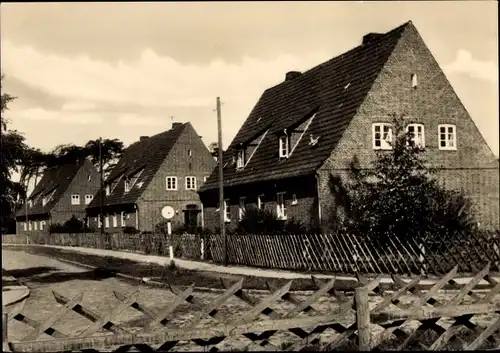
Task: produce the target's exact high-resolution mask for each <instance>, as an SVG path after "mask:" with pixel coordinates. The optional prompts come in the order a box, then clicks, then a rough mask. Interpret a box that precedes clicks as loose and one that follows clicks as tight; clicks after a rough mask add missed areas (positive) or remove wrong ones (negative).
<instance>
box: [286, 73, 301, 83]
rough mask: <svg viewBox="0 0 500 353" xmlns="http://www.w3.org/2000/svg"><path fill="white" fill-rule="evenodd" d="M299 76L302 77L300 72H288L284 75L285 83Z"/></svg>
mask: <svg viewBox="0 0 500 353" xmlns="http://www.w3.org/2000/svg"><path fill="white" fill-rule="evenodd" d="M300 75H302V72H300V71H289V72H287V73H286V75H285V81H291V80H293V79H294V78H297V77H299V76H300Z"/></svg>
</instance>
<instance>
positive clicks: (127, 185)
mask: <svg viewBox="0 0 500 353" xmlns="http://www.w3.org/2000/svg"><path fill="white" fill-rule="evenodd" d="M129 191H130V180H128V179H125V192H129Z"/></svg>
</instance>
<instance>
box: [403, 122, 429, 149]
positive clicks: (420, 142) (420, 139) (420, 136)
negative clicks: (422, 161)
mask: <svg viewBox="0 0 500 353" xmlns="http://www.w3.org/2000/svg"><path fill="white" fill-rule="evenodd" d="M410 128H413V129H414V132H413V137H412V139H411V140H412V141H414V142H415V145H416V146H418V147H421V148H424V147H425V126H424V124H417V123H413V124H408V126H407V127H406V133H409V132H410ZM419 128H421V130H422V131H421V132H420V133H419V132H418V129H419ZM407 144H409V143H408V141H407Z"/></svg>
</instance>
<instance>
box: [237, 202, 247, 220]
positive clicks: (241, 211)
mask: <svg viewBox="0 0 500 353" xmlns="http://www.w3.org/2000/svg"><path fill="white" fill-rule="evenodd" d="M245 199H246V198H245V197H240V204H239V207H238V220H239V221H241V220H242V219H243V216H244V215H245Z"/></svg>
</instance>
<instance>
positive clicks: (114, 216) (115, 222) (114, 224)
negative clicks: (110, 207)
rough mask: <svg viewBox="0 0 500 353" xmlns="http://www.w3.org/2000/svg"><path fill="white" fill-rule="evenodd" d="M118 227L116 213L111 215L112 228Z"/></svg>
mask: <svg viewBox="0 0 500 353" xmlns="http://www.w3.org/2000/svg"><path fill="white" fill-rule="evenodd" d="M116 227H118V216H117V215H116V213H115V214H114V215H113V228H116Z"/></svg>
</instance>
